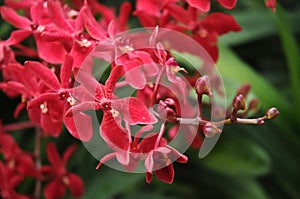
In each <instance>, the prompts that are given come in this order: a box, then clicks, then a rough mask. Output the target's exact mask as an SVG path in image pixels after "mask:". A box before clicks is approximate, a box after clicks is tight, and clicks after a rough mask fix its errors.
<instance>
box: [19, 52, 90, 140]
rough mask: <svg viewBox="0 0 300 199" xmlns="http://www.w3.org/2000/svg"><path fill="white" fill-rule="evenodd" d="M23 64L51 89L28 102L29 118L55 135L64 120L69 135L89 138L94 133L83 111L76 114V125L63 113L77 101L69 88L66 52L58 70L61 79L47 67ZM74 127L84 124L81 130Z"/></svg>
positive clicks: (70, 62)
mask: <svg viewBox="0 0 300 199" xmlns="http://www.w3.org/2000/svg"><path fill="white" fill-rule="evenodd" d="M25 67H27V68H28V70H30V71H31V73H33V74H35V75H36V76H37V77H39V78H40V81H42V82H43V83H44V84H45V85H46V86H47V87H49V89H50V90H48V91H46V92H44V93H42V94H40V95H38V96H37V97H35V98H34V99H33V100H31V101H30V102H29V103H28V106H27V109H28V113H29V116H30V118H31V119H32V120H33V121H34V122H37V123H38V124H40V125H41V127H42V128H43V130H44V131H45V132H47V133H50V134H51V135H52V136H55V137H56V136H58V135H59V134H60V132H61V127H62V122H63V121H64V124H65V126H66V127H67V129H68V130H69V132H70V133H71V135H73V136H74V137H75V138H77V139H80V140H82V141H88V140H89V139H90V138H91V136H92V132H93V130H92V127H91V118H90V116H88V115H87V114H85V113H78V114H77V115H76V122H78V123H79V124H78V125H76V124H74V119H73V118H72V117H64V113H65V112H66V111H67V110H68V109H69V108H70V107H71V106H74V105H75V104H76V99H75V96H73V95H72V93H73V91H72V89H69V86H70V79H71V73H72V57H71V56H68V55H66V57H65V61H64V64H63V65H62V66H61V70H60V81H59V80H58V78H57V77H56V75H55V74H54V73H53V72H52V71H51V70H50V69H49V68H48V67H46V66H44V65H42V64H40V63H39V62H33V61H27V62H26V63H25ZM74 89H76V88H74ZM77 97H78V98H79V97H80V96H77ZM78 98H77V99H78ZM74 117H75V116H74ZM76 126H84V129H78V128H76Z"/></svg>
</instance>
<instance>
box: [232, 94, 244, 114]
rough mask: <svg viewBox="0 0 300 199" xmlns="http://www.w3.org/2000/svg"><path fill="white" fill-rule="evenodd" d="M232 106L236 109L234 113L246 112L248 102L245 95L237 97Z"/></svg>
mask: <svg viewBox="0 0 300 199" xmlns="http://www.w3.org/2000/svg"><path fill="white" fill-rule="evenodd" d="M232 106H233V109H234V112H237V111H239V110H246V100H245V97H244V95H242V94H239V95H237V96H235V98H234V99H233V102H232Z"/></svg>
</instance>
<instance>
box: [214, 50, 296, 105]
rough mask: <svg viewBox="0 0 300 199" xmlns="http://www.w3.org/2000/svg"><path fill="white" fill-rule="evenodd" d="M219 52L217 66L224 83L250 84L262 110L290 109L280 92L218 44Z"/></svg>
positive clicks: (227, 87)
mask: <svg viewBox="0 0 300 199" xmlns="http://www.w3.org/2000/svg"><path fill="white" fill-rule="evenodd" d="M219 50H220V57H219V60H218V63H217V66H218V67H219V70H220V73H221V75H222V77H223V79H224V81H225V80H226V81H231V82H236V83H237V84H236V83H235V85H242V84H244V83H250V84H251V86H252V87H251V90H252V91H253V92H254V93H255V95H256V96H257V97H258V98H259V99H260V100H261V101H262V102H263V104H262V108H263V110H267V109H268V108H269V107H270V106H276V107H278V108H279V110H280V111H281V110H284V111H287V110H289V109H290V105H289V102H288V101H287V100H286V99H285V98H284V97H283V96H282V95H281V93H280V91H278V90H277V89H276V88H275V87H274V86H272V85H271V84H270V83H269V82H268V81H267V80H266V79H265V78H264V77H262V76H261V75H260V74H258V73H257V72H256V71H254V70H253V69H252V68H251V66H249V65H248V64H247V63H245V62H244V61H243V60H241V59H240V58H239V57H238V56H237V55H236V54H235V53H234V52H233V51H232V50H230V49H229V48H228V47H227V46H226V45H224V44H219ZM225 88H226V90H228V89H230V90H231V89H236V88H232V85H225ZM266 92H267V94H266ZM229 100H230V99H229Z"/></svg>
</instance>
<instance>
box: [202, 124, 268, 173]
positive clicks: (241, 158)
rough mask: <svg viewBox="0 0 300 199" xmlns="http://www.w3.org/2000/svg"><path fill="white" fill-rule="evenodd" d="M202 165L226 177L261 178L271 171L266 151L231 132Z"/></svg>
mask: <svg viewBox="0 0 300 199" xmlns="http://www.w3.org/2000/svg"><path fill="white" fill-rule="evenodd" d="M225 128H226V127H225ZM236 129H237V128H235V129H234V130H236ZM225 130H227V129H225ZM226 132H228V131H224V132H223V133H226ZM202 164H203V165H204V166H206V167H207V168H210V169H212V170H214V171H217V172H219V173H223V174H225V175H230V176H259V175H263V174H266V173H267V172H268V171H269V170H270V167H271V159H270V157H269V155H268V153H267V152H266V151H265V149H263V148H262V147H261V146H260V145H258V144H257V143H255V142H254V141H252V140H250V139H248V138H247V137H243V136H238V135H237V134H236V133H232V132H230V133H229V134H228V135H227V134H226V135H223V138H221V140H220V142H219V143H218V144H217V145H216V147H215V148H214V149H213V151H212V153H211V154H210V155H208V156H207V157H206V158H205V159H204V160H203V162H202Z"/></svg>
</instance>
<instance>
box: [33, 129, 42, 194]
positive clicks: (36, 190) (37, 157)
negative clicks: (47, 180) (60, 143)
mask: <svg viewBox="0 0 300 199" xmlns="http://www.w3.org/2000/svg"><path fill="white" fill-rule="evenodd" d="M41 139H42V131H41V129H40V128H39V127H36V131H35V141H34V157H35V167H36V169H37V170H38V171H40V169H41V167H42V163H41V157H40V155H41V154H40V150H41ZM41 188H42V181H41V179H40V178H37V179H36V183H35V188H34V198H36V199H38V198H40V196H41Z"/></svg>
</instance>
